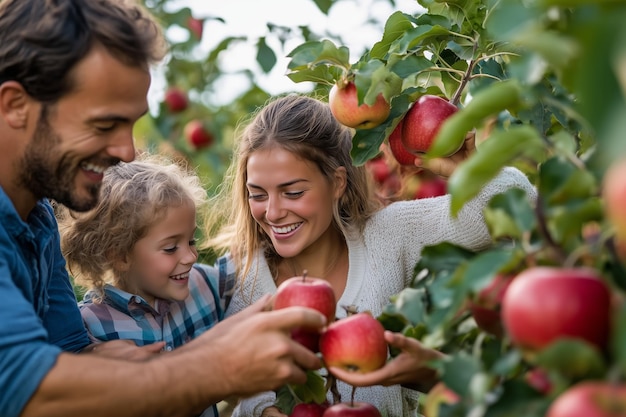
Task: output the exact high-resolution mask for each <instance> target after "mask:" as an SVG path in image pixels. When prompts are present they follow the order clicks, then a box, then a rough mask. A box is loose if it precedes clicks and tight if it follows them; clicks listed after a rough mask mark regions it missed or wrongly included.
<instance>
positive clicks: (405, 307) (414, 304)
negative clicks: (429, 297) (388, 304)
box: [392, 288, 426, 326]
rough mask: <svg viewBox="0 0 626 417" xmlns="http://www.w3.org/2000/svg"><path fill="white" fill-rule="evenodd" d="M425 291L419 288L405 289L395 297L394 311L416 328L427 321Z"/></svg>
mask: <svg viewBox="0 0 626 417" xmlns="http://www.w3.org/2000/svg"><path fill="white" fill-rule="evenodd" d="M425 296H426V294H425V291H424V290H423V289H421V288H420V289H417V288H405V289H404V290H402V291H400V293H398V294H397V295H396V296H395V297H393V300H392V302H393V305H394V307H395V308H394V309H393V311H394V312H395V313H397V314H400V315H401V316H402V317H404V318H405V319H406V320H407V321H408V322H409V323H410V324H411V325H413V326H416V325H418V324H420V323H422V322H424V321H425V317H424V314H425V311H426V306H425V303H424V301H425Z"/></svg>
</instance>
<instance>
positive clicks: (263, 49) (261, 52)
mask: <svg viewBox="0 0 626 417" xmlns="http://www.w3.org/2000/svg"><path fill="white" fill-rule="evenodd" d="M256 46H257V54H256V60H257V62H258V63H259V65H260V66H261V69H262V70H263V72H265V73H266V74H267V73H269V72H270V71H271V70H272V68H274V65H276V61H277V59H276V54H275V53H274V51H273V50H272V48H270V47H269V46H267V44H266V43H265V38H264V37H261V38H259V40H258V42H257V45H256Z"/></svg>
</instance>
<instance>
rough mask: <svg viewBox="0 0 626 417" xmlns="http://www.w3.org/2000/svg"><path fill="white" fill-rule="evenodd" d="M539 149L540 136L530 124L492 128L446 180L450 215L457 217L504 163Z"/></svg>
mask: <svg viewBox="0 0 626 417" xmlns="http://www.w3.org/2000/svg"><path fill="white" fill-rule="evenodd" d="M542 152H543V143H542V141H541V138H540V137H539V135H538V134H537V131H536V130H534V129H533V128H531V127H529V126H514V127H511V129H510V130H508V131H504V130H496V131H494V132H493V133H492V134H491V135H490V136H489V138H488V139H487V140H485V142H483V143H482V144H481V145H480V146H479V148H478V149H477V151H476V153H474V154H473V155H472V156H471V157H470V158H469V159H467V160H465V161H464V162H462V163H461V164H460V165H459V166H458V167H457V169H456V170H455V171H454V173H453V174H452V176H451V177H450V178H449V179H448V192H449V193H450V194H451V195H452V196H451V206H450V209H451V212H452V215H453V216H456V215H457V214H458V212H459V210H460V209H461V208H462V207H463V205H465V203H467V202H468V201H469V200H471V199H472V198H474V197H475V196H476V195H477V194H478V193H479V192H480V190H481V189H482V188H483V187H484V186H485V185H486V184H487V182H489V181H490V180H491V179H493V178H494V177H495V176H496V175H497V174H498V173H499V172H500V170H501V169H502V168H503V167H504V166H506V165H508V164H510V163H511V162H512V161H513V160H515V159H516V158H519V157H521V156H535V157H536V156H537V154H539V153H542Z"/></svg>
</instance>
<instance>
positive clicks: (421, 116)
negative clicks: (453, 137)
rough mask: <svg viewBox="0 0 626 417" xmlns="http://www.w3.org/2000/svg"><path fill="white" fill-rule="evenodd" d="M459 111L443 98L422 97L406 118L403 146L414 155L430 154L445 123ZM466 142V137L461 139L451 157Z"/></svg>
mask: <svg viewBox="0 0 626 417" xmlns="http://www.w3.org/2000/svg"><path fill="white" fill-rule="evenodd" d="M458 110H459V109H458V107H457V106H455V105H454V104H452V103H451V102H449V101H448V100H446V99H444V98H442V97H439V96H434V95H430V94H426V95H423V96H421V97H420V98H419V99H418V100H417V101H416V102H415V103H413V105H412V106H411V108H410V109H409V111H408V112H407V113H406V115H405V116H404V119H403V120H404V123H403V128H402V144H403V145H404V147H405V148H406V149H407V150H408V151H409V152H411V153H413V154H420V153H426V152H428V150H429V149H430V147H431V145H432V144H433V142H434V141H435V138H436V137H437V133H438V132H439V129H440V128H441V125H442V124H443V122H445V121H446V119H447V118H448V117H450V116H452V115H453V114H454V113H456V112H457V111H458ZM464 140H465V136H463V137H460V138H459V143H458V147H457V148H456V149H454V150H453V152H451V153H450V155H452V154H453V153H455V152H456V151H458V150H459V149H460V148H461V146H462V145H463V142H464ZM445 156H449V155H445Z"/></svg>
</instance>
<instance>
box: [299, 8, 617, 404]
mask: <svg viewBox="0 0 626 417" xmlns="http://www.w3.org/2000/svg"><path fill="white" fill-rule="evenodd" d="M419 3H420V5H421V6H422V7H423V8H424V11H423V13H421V14H419V15H415V16H413V15H407V14H405V13H402V12H396V13H394V14H392V15H391V16H389V17H388V19H387V21H386V23H385V27H384V31H383V32H382V33H381V39H380V41H379V42H377V43H376V44H374V45H372V47H371V48H370V49H369V50H368V51H367V52H366V53H364V54H363V55H362V56H360V57H359V59H357V60H356V61H355V62H352V61H350V58H349V57H350V54H349V50H348V49H347V47H345V46H342V45H340V44H336V43H335V42H333V41H331V40H328V39H322V40H313V41H309V42H305V43H303V44H302V45H300V46H298V47H297V48H295V49H294V50H293V51H291V52H290V54H289V57H290V63H289V68H288V69H289V73H288V76H289V77H290V78H291V79H292V80H293V81H295V82H302V81H315V82H317V83H319V84H320V85H325V86H327V88H329V89H330V88H333V86H336V85H337V86H339V87H342V86H346V85H349V84H350V83H352V84H353V85H354V86H356V90H357V97H358V104H365V105H368V106H376V105H377V103H378V100H379V99H380V97H381V96H382V97H384V98H385V100H386V101H387V102H388V103H389V106H390V111H389V113H388V116H387V118H386V119H385V120H384V121H382V122H381V123H379V124H377V125H375V126H371V124H369V125H367V128H361V127H360V126H363V125H360V126H359V125H358V124H357V128H356V129H354V135H353V149H352V156H353V161H354V163H355V164H366V163H369V162H370V161H372V160H375V159H377V158H379V155H380V153H381V149H383V150H384V149H385V147H388V145H389V138H390V136H391V135H392V133H393V131H394V130H395V128H396V126H397V125H398V124H400V123H404V125H405V126H404V129H403V131H404V132H406V129H407V128H406V124H407V123H411V119H409V118H405V117H406V116H407V114H408V113H409V112H410V109H411V108H412V106H414V105H415V103H416V102H417V101H418V100H419V98H420V97H423V96H425V95H434V96H439V97H443V98H445V99H446V100H448V101H449V102H450V103H452V104H454V105H456V106H457V107H458V109H459V111H458V112H456V113H454V114H453V115H452V116H450V117H449V118H447V119H446V120H445V122H443V123H442V126H441V129H440V130H439V132H438V134H437V136H436V139H435V141H434V143H433V145H432V146H431V147H430V148H429V150H428V151H427V152H426V153H425V154H423V155H421V157H422V158H432V157H438V156H445V155H447V154H449V151H450V150H451V149H456V147H457V146H458V141H459V137H464V135H465V134H466V133H467V132H470V131H473V132H475V134H476V138H477V143H478V148H477V152H476V153H475V154H474V155H473V156H472V157H470V158H469V159H468V160H467V161H466V162H464V163H463V164H462V165H460V166H459V168H458V169H457V170H456V171H455V173H454V174H453V175H452V176H451V177H450V179H449V181H448V184H447V186H448V192H449V193H450V195H451V213H450V214H451V215H452V216H455V215H456V213H458V211H459V210H460V209H461V207H463V205H464V204H465V203H466V202H467V201H468V200H470V199H471V198H473V197H474V196H476V194H477V193H478V192H479V191H480V190H481V189H482V187H483V186H484V185H485V184H486V183H487V182H488V181H489V180H490V179H492V178H493V177H494V176H496V175H497V174H498V172H499V171H500V170H501V169H502V168H503V167H505V166H508V165H512V166H516V167H518V168H519V169H521V170H522V171H524V172H525V173H526V174H527V175H528V176H529V178H530V179H531V180H532V181H533V183H534V184H535V185H536V189H537V192H538V196H537V199H532V200H531V199H529V198H528V196H527V195H526V194H525V193H523V192H521V190H517V189H511V190H509V191H507V192H505V193H503V194H500V195H497V196H495V197H494V198H493V199H492V201H491V202H490V204H489V206H488V207H487V208H486V209H485V212H484V216H485V219H486V222H487V225H488V228H489V231H490V233H491V235H492V238H493V242H492V245H491V246H490V247H489V248H488V249H487V250H484V251H480V252H473V251H468V250H467V249H465V248H462V247H458V246H455V245H452V244H450V243H448V242H443V243H441V244H439V245H435V246H431V247H427V248H426V249H425V250H424V252H423V257H422V259H421V260H420V262H419V263H418V264H417V265H416V267H415V276H414V282H413V285H412V287H411V288H407V289H406V290H404V291H403V292H401V293H400V294H398V295H397V296H396V297H395V298H394V300H391V302H390V304H389V305H388V307H387V309H386V311H385V313H384V314H383V315H382V316H381V317H379V319H380V320H381V321H382V322H383V324H384V325H385V326H386V327H387V328H389V329H392V330H395V331H401V332H404V333H405V334H407V335H410V336H412V337H415V338H417V339H419V340H420V341H421V342H422V343H424V344H425V345H427V346H430V347H433V348H436V349H440V350H442V351H444V352H446V353H448V354H449V355H448V358H447V359H446V360H441V361H439V362H437V363H434V364H433V366H435V367H436V368H437V369H438V371H439V372H440V374H441V378H442V381H443V383H444V384H445V385H446V386H447V387H448V388H449V389H451V390H452V391H454V393H455V394H456V395H457V397H458V398H457V401H455V402H454V403H453V404H444V405H442V406H441V407H440V408H439V410H438V412H439V414H438V415H440V416H465V415H476V416H479V415H480V416H500V415H525V416H543V415H545V414H546V412H548V410H549V409H550V406H551V404H552V403H553V402H555V400H556V399H557V398H559V397H560V396H561V395H562V394H563V393H565V392H566V391H568V390H570V389H571V388H572V387H573V386H574V385H576V384H578V383H581V382H584V381H586V380H600V381H603V382H604V383H605V385H606V386H607V389H608V388H609V387H610V386H612V385H616V386H619V387H623V386H624V384H626V304H625V303H624V295H625V291H626V270H625V267H626V252H625V250H624V248H625V247H624V246H623V243H622V242H623V240H624V239H626V235H625V233H624V229H625V228H624V227H623V225H624V224H625V223H626V222H625V221H624V218H626V211H624V207H625V206H624V203H625V202H626V199H625V198H626V193H625V192H624V189H626V177H624V176H623V175H622V176H619V175H618V174H616V175H615V178H616V179H615V180H614V181H612V182H611V183H610V185H609V183H608V181H606V180H607V179H606V178H605V176H608V173H607V168H608V167H611V166H614V165H620V164H621V165H622V166H623V165H624V164H626V163H625V162H624V160H623V159H622V158H623V156H624V154H625V153H626V143H625V142H624V140H623V139H622V135H623V132H624V129H625V128H626V118H625V117H624V115H626V100H625V97H626V46H624V45H626V44H625V43H624V39H626V28H625V27H624V26H623V24H622V22H623V21H625V20H624V19H625V18H626V3H625V2H622V1H608V0H607V1H585V0H578V1H577V0H535V1H530V2H519V1H515V0H502V1H498V2H496V1H490V0H449V1H446V0H420V1H419ZM334 88H337V87H334ZM344 106H345V104H344ZM343 110H344V114H345V113H346V109H345V108H344V109H343ZM348 110H351V111H352V112H353V113H354V112H356V111H357V110H356V107H353V108H352V109H348ZM342 115H343V114H342ZM352 115H354V114H352ZM340 117H341V116H338V120H341V119H340ZM619 172H622V173H624V170H623V169H622V170H621V171H619ZM605 182H606V184H605ZM611 209H612V210H611ZM416 233H419V231H416ZM620 233H621V234H620ZM544 273H545V275H547V280H549V281H551V282H552V280H554V282H557V283H558V285H556V286H552V285H547V286H539V287H537V288H542V290H541V291H542V292H541V294H540V293H539V292H538V291H539V290H533V291H531V292H521V291H518V292H516V294H520V295H519V296H518V297H516V299H515V300H513V296H510V297H509V298H511V299H512V300H513V301H509V302H508V303H509V304H511V305H513V304H514V302H517V303H520V302H522V301H523V299H524V298H532V297H538V296H539V295H542V296H543V295H546V294H544V292H545V293H547V295H548V296H549V297H548V298H542V299H543V300H546V301H544V302H543V303H539V304H538V306H540V307H541V306H546V305H547V304H550V303H556V304H557V305H558V306H561V307H562V309H561V310H556V311H555V310H553V311H552V312H550V313H549V314H547V315H544V316H543V317H542V319H543V320H541V321H540V322H539V323H536V322H535V324H532V321H531V320H530V318H529V317H527V316H525V315H524V314H525V313H523V312H519V311H521V310H516V312H514V313H511V314H509V315H508V316H506V317H505V316H504V315H501V314H500V303H504V304H505V305H504V306H503V307H506V304H507V297H506V291H508V289H507V290H506V291H502V293H501V294H499V295H498V294H496V293H493V292H491V293H490V292H489V288H490V287H491V286H493V284H494V281H495V280H496V279H498V277H502V276H505V277H507V279H508V280H510V281H511V282H510V283H507V285H509V284H510V287H509V289H511V288H513V287H518V286H520V285H517V283H516V279H517V278H519V279H520V281H521V280H531V279H533V280H534V279H535V278H536V277H535V276H536V275H543V274H544ZM581 275H583V276H584V279H583V281H584V282H585V284H586V283H588V281H590V280H593V282H594V283H597V284H598V285H599V291H600V293H601V294H602V296H599V298H598V299H596V298H595V297H594V296H593V295H592V293H590V292H588V291H587V290H583V289H582V287H580V288H579V287H578V284H577V283H575V282H574V281H576V279H577V278H579V277H580V276H581ZM542 284H543V282H542ZM562 284H566V285H565V286H563V288H565V289H567V291H565V290H560V289H558V287H559V286H560V285H562ZM573 288H574V290H573V292H572V289H573ZM576 288H579V289H576ZM481 297H482V298H485V297H486V298H489V297H491V299H492V300H491V301H490V305H489V306H486V307H488V308H487V309H488V310H489V309H491V311H487V314H489V313H493V314H492V315H491V317H488V318H490V319H491V320H492V321H493V320H495V321H496V323H495V324H499V325H504V330H505V331H504V332H494V331H486V330H485V327H484V326H479V325H478V324H477V323H479V322H480V319H479V318H477V316H475V315H474V314H473V311H474V310H473V309H472V308H471V307H472V303H476V302H477V300H479V299H480V298H481ZM576 297H577V298H578V299H580V302H579V304H575V303H576ZM520 298H522V300H520ZM574 304H575V305H576V306H577V307H576V308H580V309H579V313H580V316H577V318H576V317H574V318H573V321H572V322H571V323H569V324H568V323H564V320H566V319H565V316H567V313H566V309H572V308H574V307H572V305H574ZM483 307H485V306H483ZM540 307H537V308H540ZM594 307H598V308H599V310H601V311H602V313H601V314H599V315H598V316H595V317H597V319H596V320H597V321H596V322H595V323H594V322H593V321H592V322H589V321H587V323H583V322H584V321H585V320H584V319H583V318H584V317H587V314H591V312H592V309H593V308H594ZM511 310H513V307H511ZM503 319H504V320H505V322H504V323H498V321H501V320H503ZM515 323H517V324H520V323H521V325H522V327H523V326H533V325H534V326H537V327H536V328H533V329H534V330H535V332H537V333H539V332H541V331H542V328H543V327H544V326H545V327H550V328H555V329H557V330H556V331H555V333H554V335H553V336H554V337H552V338H550V339H546V340H545V341H544V342H545V343H543V344H541V345H529V344H527V343H526V342H527V341H526V340H517V339H515V338H514V337H512V336H513V334H512V328H513V324H515ZM570 325H571V326H573V328H570V327H568V326H570ZM583 325H588V326H590V327H595V328H597V329H606V334H605V335H604V337H603V340H602V342H601V343H594V342H593V340H592V339H590V338H586V337H585V335H584V331H583V329H582V326H583ZM594 325H595V326H594ZM530 331H531V333H532V329H531V330H530ZM546 387H547V388H546ZM609 406H611V407H615V408H616V409H618V410H621V413H622V414H623V413H624V410H625V408H624V407H625V405H624V404H618V403H617V401H614V404H610V405H609ZM609 406H607V405H605V406H604V407H609ZM594 407H596V408H598V409H600V408H602V407H603V406H602V405H597V404H596V405H594Z"/></svg>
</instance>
